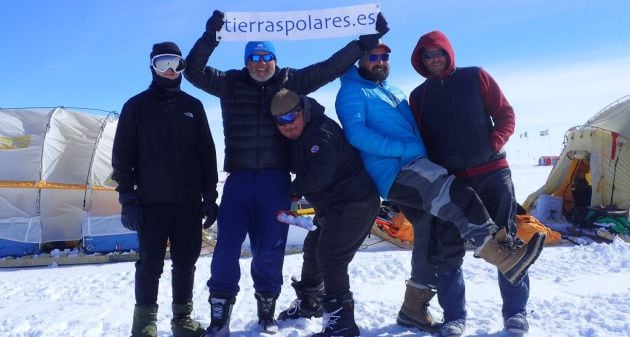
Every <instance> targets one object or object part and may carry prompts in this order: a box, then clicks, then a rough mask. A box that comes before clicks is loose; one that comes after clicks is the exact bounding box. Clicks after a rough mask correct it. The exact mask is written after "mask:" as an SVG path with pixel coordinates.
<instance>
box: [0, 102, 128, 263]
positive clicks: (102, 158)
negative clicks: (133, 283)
mask: <svg viewBox="0 0 630 337" xmlns="http://www.w3.org/2000/svg"><path fill="white" fill-rule="evenodd" d="M117 121H118V114H116V113H109V114H108V115H106V116H99V115H94V114H90V113H86V112H83V111H79V110H73V109H68V108H64V107H57V108H54V109H28V108H27V109H0V162H1V163H2V165H1V166H0V239H3V240H2V241H1V242H2V243H1V245H3V247H5V248H6V245H8V244H9V243H10V242H15V244H16V245H18V244H19V243H36V244H39V245H41V244H42V243H46V242H55V241H74V240H84V241H85V238H86V237H88V236H89V237H99V236H102V237H109V236H112V235H129V234H133V232H130V231H129V230H127V229H125V228H124V227H123V226H122V224H121V223H120V205H119V204H118V200H117V193H116V192H115V187H116V183H115V182H114V181H112V179H111V176H112V172H113V170H112V167H111V150H112V144H113V139H114V134H115V130H116V123H117ZM90 241H94V240H93V239H91V240H90ZM114 241H115V240H114ZM4 251H11V249H8V248H6V249H2V247H0V256H1V255H2V254H3V253H2V252H4Z"/></svg>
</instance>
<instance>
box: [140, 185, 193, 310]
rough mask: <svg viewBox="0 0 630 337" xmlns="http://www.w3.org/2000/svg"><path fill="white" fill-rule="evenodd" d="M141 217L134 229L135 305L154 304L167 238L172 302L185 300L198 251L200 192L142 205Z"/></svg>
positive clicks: (181, 302)
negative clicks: (180, 199) (185, 198)
mask: <svg viewBox="0 0 630 337" xmlns="http://www.w3.org/2000/svg"><path fill="white" fill-rule="evenodd" d="M142 220H143V223H142V226H141V227H140V228H139V229H138V244H139V258H138V261H136V274H135V278H136V280H135V296H136V304H138V305H154V304H156V303H157V296H158V286H159V281H160V276H161V275H162V271H163V268H164V256H165V254H166V244H167V241H170V253H171V262H172V270H171V275H172V279H171V286H172V290H173V303H175V304H185V303H186V302H189V301H190V300H191V299H192V291H193V284H194V280H195V263H196V262H197V259H198V258H199V253H200V252H201V229H202V226H201V195H200V196H199V197H198V198H192V199H187V200H183V201H180V202H158V203H152V204H145V205H142Z"/></svg>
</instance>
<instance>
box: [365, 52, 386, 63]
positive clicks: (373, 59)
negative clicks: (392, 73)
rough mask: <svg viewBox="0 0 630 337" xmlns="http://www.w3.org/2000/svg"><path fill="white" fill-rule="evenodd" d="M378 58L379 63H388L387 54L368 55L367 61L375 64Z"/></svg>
mask: <svg viewBox="0 0 630 337" xmlns="http://www.w3.org/2000/svg"><path fill="white" fill-rule="evenodd" d="M379 58H380V60H381V61H383V62H387V61H389V54H370V55H368V61H370V62H376V61H378V60H379Z"/></svg>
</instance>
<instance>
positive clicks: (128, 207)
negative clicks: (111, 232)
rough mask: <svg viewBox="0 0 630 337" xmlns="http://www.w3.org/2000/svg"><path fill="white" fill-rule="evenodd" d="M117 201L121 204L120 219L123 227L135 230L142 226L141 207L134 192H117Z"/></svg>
mask: <svg viewBox="0 0 630 337" xmlns="http://www.w3.org/2000/svg"><path fill="white" fill-rule="evenodd" d="M118 202H120V204H121V205H122V210H121V211H120V221H121V222H122V225H123V226H125V228H127V229H129V230H132V231H137V230H138V229H139V228H140V227H141V226H142V207H141V206H140V201H139V200H138V196H137V195H136V193H135V192H128V193H120V194H118Z"/></svg>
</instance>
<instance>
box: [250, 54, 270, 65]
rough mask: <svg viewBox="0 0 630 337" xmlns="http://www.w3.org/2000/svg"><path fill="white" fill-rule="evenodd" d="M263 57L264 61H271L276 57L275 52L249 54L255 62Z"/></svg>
mask: <svg viewBox="0 0 630 337" xmlns="http://www.w3.org/2000/svg"><path fill="white" fill-rule="evenodd" d="M261 59H262V60H263V61H265V62H271V61H273V59H274V57H273V54H262V55H261V54H251V55H249V60H250V61H252V62H254V63H257V62H260V60H261Z"/></svg>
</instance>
